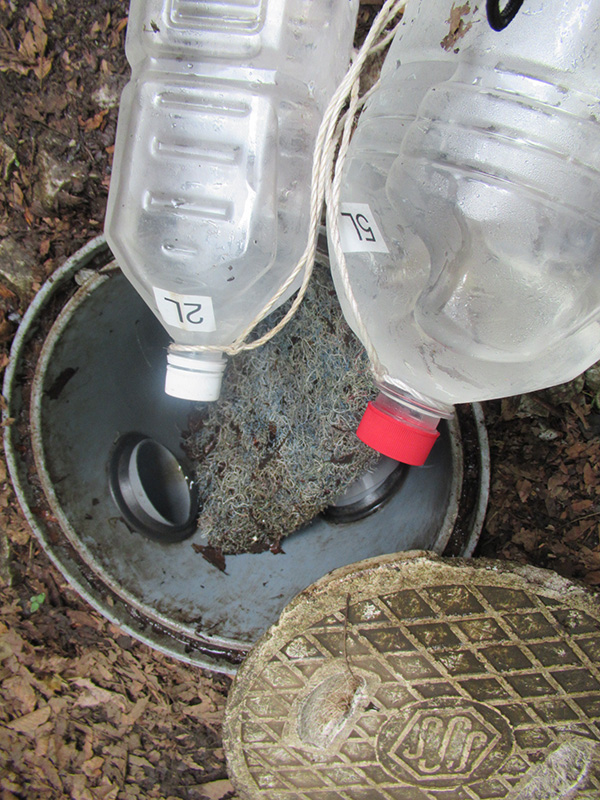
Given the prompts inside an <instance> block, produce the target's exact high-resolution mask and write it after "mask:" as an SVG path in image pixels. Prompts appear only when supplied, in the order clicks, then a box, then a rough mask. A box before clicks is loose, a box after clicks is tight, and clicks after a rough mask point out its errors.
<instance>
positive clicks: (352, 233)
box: [339, 203, 390, 253]
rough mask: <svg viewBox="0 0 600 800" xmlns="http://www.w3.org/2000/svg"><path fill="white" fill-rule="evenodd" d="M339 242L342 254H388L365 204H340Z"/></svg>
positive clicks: (369, 210) (370, 212) (373, 217)
mask: <svg viewBox="0 0 600 800" xmlns="http://www.w3.org/2000/svg"><path fill="white" fill-rule="evenodd" d="M339 225H340V240H341V243H342V250H343V251H344V253H389V252H390V251H389V250H388V247H387V245H386V243H385V241H384V239H383V235H382V233H381V231H380V230H379V227H378V225H377V223H376V222H375V216H374V214H373V212H372V211H371V208H370V207H369V205H368V204H367V203H342V204H341V206H340V221H339Z"/></svg>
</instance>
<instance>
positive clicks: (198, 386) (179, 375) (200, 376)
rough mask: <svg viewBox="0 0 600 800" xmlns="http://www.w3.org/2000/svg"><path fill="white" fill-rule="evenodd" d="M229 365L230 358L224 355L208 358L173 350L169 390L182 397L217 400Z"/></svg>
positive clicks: (167, 376)
mask: <svg viewBox="0 0 600 800" xmlns="http://www.w3.org/2000/svg"><path fill="white" fill-rule="evenodd" d="M226 365H227V361H226V360H225V358H224V357H223V356H221V355H217V357H216V358H208V357H202V356H201V357H198V356H197V355H196V354H195V353H189V354H187V353H179V352H173V351H171V350H169V352H168V353H167V374H166V378H165V392H166V393H167V394H168V395H170V396H171V397H178V398H180V399H181V400H193V401H195V402H199V403H213V402H214V401H215V400H218V399H219V395H220V394H221V384H222V381H223V373H224V372H225V367H226Z"/></svg>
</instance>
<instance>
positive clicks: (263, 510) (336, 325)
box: [185, 264, 378, 553]
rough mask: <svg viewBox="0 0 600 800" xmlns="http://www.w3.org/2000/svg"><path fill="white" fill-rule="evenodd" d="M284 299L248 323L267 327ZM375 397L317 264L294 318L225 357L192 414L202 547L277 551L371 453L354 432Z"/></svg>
mask: <svg viewBox="0 0 600 800" xmlns="http://www.w3.org/2000/svg"><path fill="white" fill-rule="evenodd" d="M286 307H287V306H284V307H283V308H282V309H279V310H278V311H276V312H274V313H273V314H272V315H271V316H270V317H269V318H268V319H267V320H265V321H264V322H263V323H261V325H260V326H259V327H258V328H257V330H256V336H260V335H261V334H262V333H263V332H265V331H267V330H268V329H270V328H271V327H272V326H273V325H274V324H275V322H277V319H278V318H279V316H281V315H283V314H284V313H285V310H286ZM372 396H373V383H372V377H371V375H370V372H369V368H368V361H367V358H366V356H365V355H364V351H363V348H362V346H361V344H360V343H359V342H358V341H357V340H356V338H355V337H354V335H353V334H352V332H351V330H350V328H349V327H348V325H347V324H346V322H345V320H344V318H343V316H342V312H341V309H340V306H339V303H338V301H337V296H336V294H335V290H334V287H333V283H332V281H331V277H330V275H329V270H328V269H327V268H326V267H325V266H323V265H320V264H317V265H316V266H315V271H314V274H313V278H312V280H311V284H310V286H309V289H308V292H307V294H306V297H305V300H304V302H303V303H302V305H301V306H300V309H299V310H298V312H297V314H296V316H295V317H294V318H293V319H292V321H291V322H290V323H289V324H288V325H287V326H286V327H285V328H284V329H283V330H282V331H280V333H279V334H277V336H275V337H274V338H273V339H272V340H271V341H270V342H268V343H267V344H265V345H263V346H262V347H260V348H258V349H257V350H254V351H250V352H244V353H241V354H239V355H236V356H235V357H234V358H232V359H231V361H230V363H229V364H228V366H227V370H226V373H225V376H224V380H223V388H222V391H221V397H220V399H219V401H218V402H216V403H211V404H203V405H201V406H199V407H198V413H197V414H195V415H194V418H193V419H191V420H190V433H189V434H188V436H187V438H186V442H185V449H186V451H187V453H188V455H189V456H190V457H191V458H192V460H193V461H194V464H195V469H196V477H197V480H198V484H199V487H200V494H201V503H202V510H201V512H200V515H199V519H198V523H199V528H200V531H201V532H202V533H204V534H205V535H206V537H207V539H208V544H209V545H211V546H213V547H219V548H220V549H221V550H222V551H223V552H224V553H241V552H256V551H260V550H262V549H265V548H267V547H271V548H272V549H276V548H277V546H278V544H279V542H280V541H281V539H282V538H283V537H285V536H287V535H289V534H290V533H292V532H293V531H295V530H297V529H298V528H300V527H302V526H303V525H305V524H307V523H308V522H310V520H312V519H313V518H314V517H315V516H316V515H317V514H318V513H319V512H321V511H322V510H323V509H324V508H326V507H327V506H328V505H330V504H331V503H332V502H333V501H334V499H335V498H336V497H337V496H339V495H340V494H341V493H342V492H343V491H344V490H345V489H346V488H347V487H348V486H349V485H350V483H352V481H353V480H355V479H356V478H357V477H358V476H359V475H360V474H361V473H362V472H364V471H365V470H366V469H369V468H371V467H372V466H373V465H374V464H375V462H376V461H377V458H378V456H377V454H376V453H375V452H374V451H373V450H371V449H370V448H368V447H367V446H366V445H364V444H363V443H362V442H360V440H359V439H357V437H356V434H355V431H356V427H357V425H358V422H359V421H360V417H361V415H362V413H363V411H364V410H365V408H366V405H367V402H368V401H369V400H370V399H372Z"/></svg>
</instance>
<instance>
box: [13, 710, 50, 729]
mask: <svg viewBox="0 0 600 800" xmlns="http://www.w3.org/2000/svg"><path fill="white" fill-rule="evenodd" d="M49 719H50V706H43V707H42V708H38V709H37V711H32V712H31V713H30V714H25V715H24V716H22V717H19V718H18V719H15V720H13V721H12V722H9V723H8V727H9V728H11V729H12V730H13V731H19V733H28V734H30V733H35V731H36V730H37V729H38V728H39V727H40V725H43V724H44V723H45V722H48V720H49Z"/></svg>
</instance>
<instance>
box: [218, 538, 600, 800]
mask: <svg viewBox="0 0 600 800" xmlns="http://www.w3.org/2000/svg"><path fill="white" fill-rule="evenodd" d="M224 746H225V753H226V756H227V762H228V767H229V771H230V775H231V778H232V781H233V783H234V785H235V787H236V789H237V791H238V792H239V793H240V795H241V797H243V798H247V799H248V800H258V799H259V798H260V800H492V798H493V799H494V800H496V798H502V799H504V800H558V798H563V800H565V798H569V800H576V799H577V800H584V798H585V800H593V798H598V797H600V601H599V598H598V596H597V595H595V594H593V593H592V592H591V591H589V590H587V589H585V588H584V587H581V586H578V585H576V584H574V583H572V582H570V581H568V580H566V579H564V578H561V577H559V576H558V575H556V574H554V573H552V572H549V571H546V570H540V569H536V568H533V567H524V566H520V565H516V564H510V563H508V562H500V561H488V560H485V559H477V560H474V561H467V560H465V559H443V558H439V557H436V556H434V555H432V554H429V553H423V552H419V553H409V554H406V553H404V554H397V555H393V556H384V557H381V558H374V559H369V560H367V561H363V562H360V563H358V564H353V565H351V566H349V567H344V568H342V569H339V570H336V571H335V572H333V573H331V574H330V575H329V576H326V577H325V578H323V579H321V580H320V581H318V582H317V583H316V584H313V586H311V587H309V588H308V589H307V590H305V591H304V592H302V593H301V594H300V595H298V597H296V598H295V600H293V601H292V602H291V603H290V604H289V605H288V606H287V607H286V608H285V609H284V611H283V613H282V615H281V617H280V620H279V622H278V623H277V624H276V625H274V626H273V627H272V628H271V629H270V630H269V631H268V632H267V633H266V634H265V635H264V636H263V638H262V639H261V640H260V641H259V642H258V643H257V645H255V647H254V648H253V650H252V651H251V652H250V655H249V656H248V658H247V659H246V661H245V662H244V664H243V665H242V667H241V668H240V670H239V672H238V675H237V677H236V679H235V682H234V685H233V687H232V690H231V692H230V695H229V699H228V703H227V709H226V715H225V723H224Z"/></svg>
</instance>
